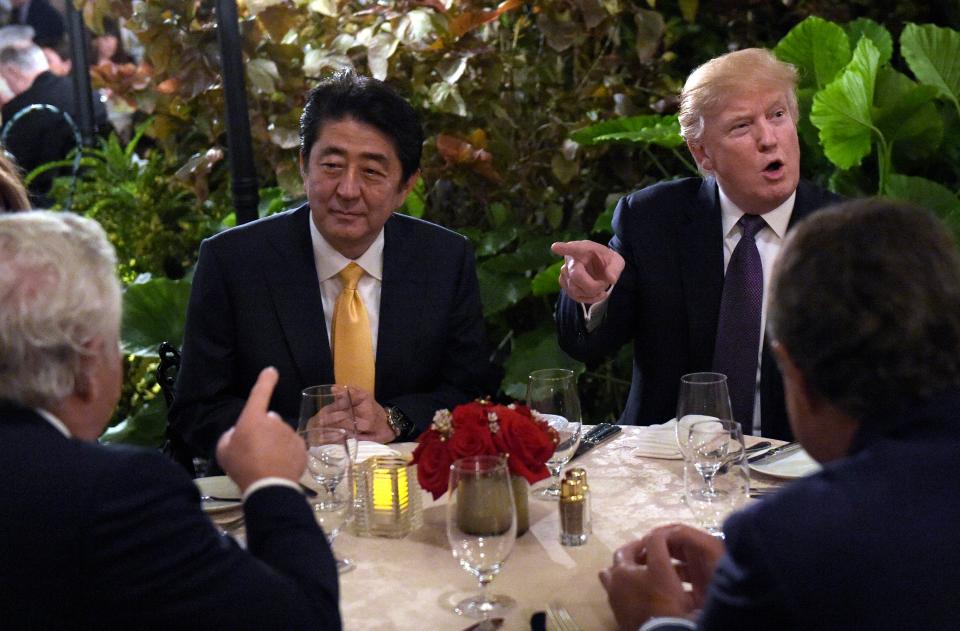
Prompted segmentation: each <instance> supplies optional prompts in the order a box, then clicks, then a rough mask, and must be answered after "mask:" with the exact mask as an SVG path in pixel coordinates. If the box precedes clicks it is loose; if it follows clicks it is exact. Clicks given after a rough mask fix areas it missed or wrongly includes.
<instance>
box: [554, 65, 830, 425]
mask: <svg viewBox="0 0 960 631" xmlns="http://www.w3.org/2000/svg"><path fill="white" fill-rule="evenodd" d="M795 90H796V70H795V69H794V68H793V67H792V66H790V65H789V64H785V63H782V62H780V61H778V60H777V59H776V58H775V57H774V56H773V54H772V53H770V52H769V51H767V50H763V49H757V48H752V49H746V50H741V51H737V52H734V53H729V54H726V55H723V56H721V57H717V58H715V59H713V60H711V61H709V62H707V63H706V64H704V65H702V66H700V67H699V68H697V69H696V70H695V71H694V72H693V73H691V75H690V77H689V78H688V79H687V81H686V84H685V85H684V88H683V91H682V93H681V95H680V115H679V116H680V128H681V134H682V135H683V137H684V138H685V139H686V142H687V147H688V148H689V149H690V152H691V153H692V154H693V157H694V159H695V160H696V162H697V165H698V166H699V168H700V170H701V172H703V173H704V177H703V178H687V179H681V180H675V181H670V182H663V183H659V184H656V185H654V186H650V187H648V188H645V189H643V190H641V191H638V192H635V193H632V194H630V195H628V196H626V197H624V198H623V199H621V200H620V203H619V204H618V206H617V208H616V211H615V214H614V220H613V227H614V233H615V234H614V237H613V238H612V239H611V241H610V247H609V248H608V247H604V246H602V245H600V244H597V243H594V242H591V241H574V242H569V243H557V244H554V246H553V248H552V250H553V252H554V253H555V254H559V255H562V256H563V257H564V259H565V265H564V266H563V268H562V270H561V273H560V286H561V289H562V291H561V294H560V300H559V302H558V304H557V314H556V315H557V329H558V335H559V341H560V346H561V347H562V348H563V349H564V350H565V351H566V352H567V353H569V354H570V355H571V356H573V357H575V358H577V359H579V360H581V361H585V362H587V363H597V362H599V361H601V360H602V359H603V358H605V357H607V356H609V355H611V354H613V353H615V352H616V351H618V350H619V349H620V347H621V346H623V345H624V344H625V343H627V342H632V343H633V346H634V358H633V380H632V383H631V386H630V393H629V396H628V399H627V403H626V407H625V409H624V411H623V414H622V416H621V418H620V422H621V423H623V424H631V425H632V424H639V425H649V424H651V423H660V422H663V421H666V420H667V419H670V418H671V417H673V416H674V414H675V413H676V405H677V393H678V390H679V385H680V378H681V376H683V375H684V374H686V373H692V372H703V371H711V370H712V371H714V372H719V373H723V374H726V375H727V377H728V385H729V388H730V396H731V402H732V405H733V417H734V420H736V421H738V422H740V423H741V424H742V425H743V428H744V432H745V433H754V434H760V433H761V427H762V433H763V435H765V436H772V437H776V438H786V437H788V436H789V428H788V426H787V421H786V411H785V409H784V403H783V391H782V386H781V385H780V378H779V375H778V374H777V369H776V366H775V365H774V361H773V360H772V358H771V357H770V354H769V349H768V347H767V345H766V344H764V343H763V336H762V335H761V332H762V330H763V321H764V319H765V316H766V308H767V304H768V302H769V301H767V300H766V296H767V292H766V291H765V290H764V288H765V287H766V285H767V283H768V282H769V276H770V273H769V272H770V267H771V265H772V263H773V260H774V258H775V257H776V254H777V252H778V251H779V249H780V247H781V243H782V241H783V238H784V237H785V236H786V232H787V230H788V229H789V228H790V227H792V226H793V225H794V224H795V223H796V222H797V221H798V220H799V219H801V218H803V217H804V216H806V215H807V214H809V213H811V212H813V211H815V210H816V209H818V208H820V207H822V206H824V205H826V204H828V203H831V202H833V201H837V200H838V198H837V197H836V196H835V195H833V194H831V193H828V192H826V191H823V190H820V189H818V188H816V187H814V186H812V185H810V184H809V183H806V182H802V181H800V146H799V142H798V139H797V128H796V123H797V117H798V111H797V100H796V94H795ZM744 235H747V238H742V237H744ZM751 236H752V237H753V238H750V237H751Z"/></svg>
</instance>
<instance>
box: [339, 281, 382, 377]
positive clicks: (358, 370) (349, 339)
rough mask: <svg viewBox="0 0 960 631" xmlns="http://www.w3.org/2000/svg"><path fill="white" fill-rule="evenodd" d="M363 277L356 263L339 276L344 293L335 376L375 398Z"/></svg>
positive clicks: (341, 297) (340, 304)
mask: <svg viewBox="0 0 960 631" xmlns="http://www.w3.org/2000/svg"><path fill="white" fill-rule="evenodd" d="M363 274H364V272H363V268H362V267H360V266H359V265H357V264H356V263H350V264H349V265H347V266H346V267H344V268H343V269H342V270H340V273H338V274H337V276H338V277H339V278H340V281H341V282H342V283H343V289H342V290H340V295H339V296H337V304H336V305H335V306H334V308H333V331H332V336H331V337H332V338H333V374H334V377H335V378H336V381H337V383H338V384H341V385H345V386H357V387H359V388H363V389H364V390H366V391H367V392H369V393H371V394H373V379H374V367H373V340H372V339H371V338H370V321H369V320H368V319H367V309H366V307H364V306H363V300H362V299H361V298H360V292H358V291H357V283H358V282H359V281H360V277H362V276H363Z"/></svg>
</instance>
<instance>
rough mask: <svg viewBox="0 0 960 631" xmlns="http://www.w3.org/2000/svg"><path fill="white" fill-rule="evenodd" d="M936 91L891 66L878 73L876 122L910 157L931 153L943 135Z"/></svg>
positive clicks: (881, 130)
mask: <svg viewBox="0 0 960 631" xmlns="http://www.w3.org/2000/svg"><path fill="white" fill-rule="evenodd" d="M936 92H937V90H936V88H934V87H933V86H929V85H919V84H918V83H916V82H915V81H913V80H912V79H910V77H908V76H906V75H905V74H902V73H899V72H897V71H896V70H893V69H892V68H881V69H880V72H879V73H878V74H877V88H876V103H875V105H876V110H875V111H874V121H875V123H874V124H875V126H876V127H877V129H879V130H880V133H882V134H883V136H884V138H886V139H887V141H888V142H890V143H893V142H897V141H900V143H901V144H900V145H898V146H899V148H900V150H901V151H903V152H905V153H906V154H907V155H909V156H910V157H913V158H915V157H919V156H922V155H928V154H930V152H932V151H933V150H934V149H936V148H937V147H939V146H940V141H941V140H942V139H943V119H942V118H941V117H940V113H939V112H938V111H937V108H936V105H934V103H933V99H934V97H935V96H936ZM908 148H909V150H908Z"/></svg>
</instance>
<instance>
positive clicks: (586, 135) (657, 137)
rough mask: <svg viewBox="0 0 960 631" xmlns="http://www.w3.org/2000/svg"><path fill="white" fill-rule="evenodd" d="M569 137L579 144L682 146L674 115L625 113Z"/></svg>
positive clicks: (579, 130)
mask: <svg viewBox="0 0 960 631" xmlns="http://www.w3.org/2000/svg"><path fill="white" fill-rule="evenodd" d="M570 139H571V140H573V141H574V142H578V143H580V144H581V145H598V144H602V143H605V142H636V143H645V144H655V145H660V146H662V147H667V148H674V147H679V146H681V145H683V138H681V137H680V121H678V120H677V117H676V116H675V115H674V116H660V115H658V114H648V115H644V116H628V117H624V118H614V119H611V120H607V121H603V122H602V123H597V124H595V125H590V126H588V127H584V128H582V129H578V130H577V131H575V132H573V133H572V134H570Z"/></svg>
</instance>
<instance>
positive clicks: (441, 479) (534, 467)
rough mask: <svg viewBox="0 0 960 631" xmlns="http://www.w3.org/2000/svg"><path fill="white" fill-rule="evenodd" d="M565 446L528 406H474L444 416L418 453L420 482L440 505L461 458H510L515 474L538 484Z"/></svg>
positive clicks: (415, 457) (422, 440) (423, 438)
mask: <svg viewBox="0 0 960 631" xmlns="http://www.w3.org/2000/svg"><path fill="white" fill-rule="evenodd" d="M558 442H559V435H558V434H557V432H556V430H554V429H553V428H552V427H550V426H549V425H548V424H547V423H546V421H544V420H543V419H542V418H540V415H539V414H537V413H536V412H533V411H531V410H530V408H528V407H527V406H525V405H522V404H519V403H511V404H510V405H496V404H493V403H491V402H489V401H473V402H471V403H465V404H464V405H458V406H457V407H455V408H454V409H453V412H452V413H451V412H450V410H439V411H438V412H437V413H436V414H435V415H434V416H433V423H432V424H431V425H430V429H428V430H427V431H425V432H423V433H422V434H420V438H418V439H417V443H418V444H417V448H416V449H414V451H413V464H415V465H417V481H418V482H420V486H421V487H423V488H424V489H426V490H427V491H430V493H432V494H433V499H437V498H438V497H440V496H441V495H443V494H444V493H446V491H447V485H448V484H449V477H450V465H451V464H453V461H454V460H456V459H458V458H465V457H467V456H483V455H491V456H492V455H496V454H505V455H506V456H507V466H509V467H510V473H511V474H513V475H520V476H523V477H524V478H526V479H527V481H528V482H530V483H531V484H533V483H534V482H538V481H540V480H543V479H544V478H546V477H547V476H549V475H550V471H549V470H548V469H547V466H546V464H545V463H546V462H547V460H549V459H550V456H552V455H553V451H554V449H555V448H556V446H557V443H558Z"/></svg>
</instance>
